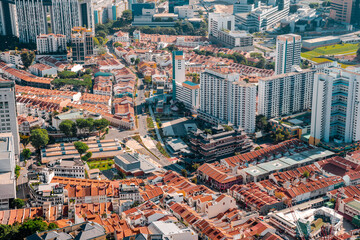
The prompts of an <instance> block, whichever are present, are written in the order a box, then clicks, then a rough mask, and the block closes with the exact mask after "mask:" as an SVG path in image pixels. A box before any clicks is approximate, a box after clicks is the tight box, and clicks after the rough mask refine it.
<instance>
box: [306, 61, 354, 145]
mask: <svg viewBox="0 0 360 240" xmlns="http://www.w3.org/2000/svg"><path fill="white" fill-rule="evenodd" d="M359 73H360V70H359V69H352V70H344V69H341V68H335V67H334V68H330V67H329V68H327V69H325V70H324V71H323V72H322V73H316V74H315V79H314V91H313V92H314V93H313V101H312V114H311V133H310V135H311V137H310V143H311V144H315V145H316V144H318V143H319V142H320V141H323V142H330V141H335V142H345V143H351V142H355V141H359V140H360V104H359V98H360V74H359Z"/></svg>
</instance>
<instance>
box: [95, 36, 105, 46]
mask: <svg viewBox="0 0 360 240" xmlns="http://www.w3.org/2000/svg"><path fill="white" fill-rule="evenodd" d="M97 40H98V41H99V46H101V45H103V44H104V41H105V40H104V38H103V37H100V36H98V37H97Z"/></svg>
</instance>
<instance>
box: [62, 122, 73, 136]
mask: <svg viewBox="0 0 360 240" xmlns="http://www.w3.org/2000/svg"><path fill="white" fill-rule="evenodd" d="M74 124H75V123H74V122H73V121H71V120H64V121H62V122H61V123H60V125H59V129H60V131H61V132H63V133H64V134H65V136H66V137H70V136H71V135H72V134H73V127H74ZM75 126H76V125H75Z"/></svg>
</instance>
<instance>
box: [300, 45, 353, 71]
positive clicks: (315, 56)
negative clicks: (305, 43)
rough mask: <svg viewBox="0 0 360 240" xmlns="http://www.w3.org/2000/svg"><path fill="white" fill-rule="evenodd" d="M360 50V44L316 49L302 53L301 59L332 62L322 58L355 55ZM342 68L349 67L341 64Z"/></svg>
mask: <svg viewBox="0 0 360 240" xmlns="http://www.w3.org/2000/svg"><path fill="white" fill-rule="evenodd" d="M358 48H359V44H350V43H347V44H335V45H330V46H324V47H319V48H315V49H314V50H311V51H307V52H302V53H301V57H303V58H306V59H309V60H311V61H313V62H316V63H323V62H331V60H329V59H326V58H322V57H321V56H336V55H355V54H356V51H357V50H358ZM341 65H342V67H347V66H349V65H346V64H341Z"/></svg>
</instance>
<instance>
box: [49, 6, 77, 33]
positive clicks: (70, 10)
mask: <svg viewBox="0 0 360 240" xmlns="http://www.w3.org/2000/svg"><path fill="white" fill-rule="evenodd" d="M78 4H79V1H78V0H52V7H51V15H52V26H53V27H52V30H53V33H55V34H63V35H66V36H67V37H68V39H70V37H71V29H72V28H73V27H76V26H81V24H80V18H79V16H80V11H79V10H80V9H79V7H78Z"/></svg>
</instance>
